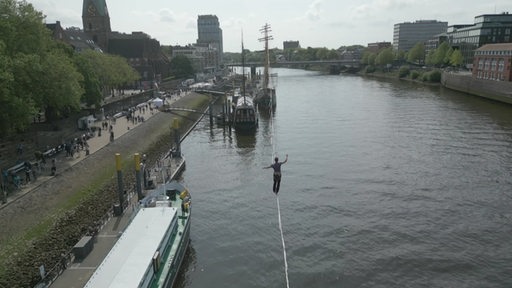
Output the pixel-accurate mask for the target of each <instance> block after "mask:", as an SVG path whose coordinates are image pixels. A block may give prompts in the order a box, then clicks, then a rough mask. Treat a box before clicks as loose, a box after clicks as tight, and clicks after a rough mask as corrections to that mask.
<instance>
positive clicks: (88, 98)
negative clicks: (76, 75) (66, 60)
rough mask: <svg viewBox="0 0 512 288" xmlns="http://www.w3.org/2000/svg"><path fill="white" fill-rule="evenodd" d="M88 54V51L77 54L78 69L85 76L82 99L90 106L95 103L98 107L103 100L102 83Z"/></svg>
mask: <svg viewBox="0 0 512 288" xmlns="http://www.w3.org/2000/svg"><path fill="white" fill-rule="evenodd" d="M88 56H89V52H87V51H86V52H84V53H79V54H77V55H76V56H75V63H76V66H77V69H78V71H80V73H81V74H82V76H83V81H82V87H83V88H84V94H83V96H82V99H81V100H82V102H84V103H85V104H86V105H87V106H89V107H91V106H93V105H94V106H95V107H96V108H98V107H100V105H101V101H102V100H103V93H102V85H101V81H100V78H99V76H98V72H97V70H96V69H97V67H95V66H94V65H93V63H92V61H89V60H90V59H89V58H88Z"/></svg>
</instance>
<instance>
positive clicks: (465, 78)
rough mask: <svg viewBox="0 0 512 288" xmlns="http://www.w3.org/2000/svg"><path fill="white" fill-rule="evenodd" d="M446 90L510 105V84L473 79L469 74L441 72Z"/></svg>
mask: <svg viewBox="0 0 512 288" xmlns="http://www.w3.org/2000/svg"><path fill="white" fill-rule="evenodd" d="M441 84H442V85H443V86H445V87H446V88H449V89H452V90H456V91H460V92H464V93H468V94H471V95H476V96H480V97H484V98H488V99H492V100H496V101H500V102H504V103H508V104H512V82H506V81H491V80H483V79H474V78H473V77H472V76H471V74H469V73H457V72H443V75H442V78H441Z"/></svg>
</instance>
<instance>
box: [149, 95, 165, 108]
mask: <svg viewBox="0 0 512 288" xmlns="http://www.w3.org/2000/svg"><path fill="white" fill-rule="evenodd" d="M151 103H152V104H153V105H155V107H156V108H160V107H161V106H162V105H164V100H162V99H160V98H158V97H157V98H155V99H153V100H151Z"/></svg>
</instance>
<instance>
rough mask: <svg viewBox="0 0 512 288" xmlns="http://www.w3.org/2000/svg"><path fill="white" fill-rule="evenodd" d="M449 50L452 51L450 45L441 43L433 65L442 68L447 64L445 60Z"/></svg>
mask: <svg viewBox="0 0 512 288" xmlns="http://www.w3.org/2000/svg"><path fill="white" fill-rule="evenodd" d="M449 49H450V45H449V44H448V43H447V42H443V43H441V45H439V47H437V49H436V51H435V53H434V59H433V64H434V65H435V66H439V67H441V66H443V65H445V64H446V63H445V59H446V54H447V52H448V50H449Z"/></svg>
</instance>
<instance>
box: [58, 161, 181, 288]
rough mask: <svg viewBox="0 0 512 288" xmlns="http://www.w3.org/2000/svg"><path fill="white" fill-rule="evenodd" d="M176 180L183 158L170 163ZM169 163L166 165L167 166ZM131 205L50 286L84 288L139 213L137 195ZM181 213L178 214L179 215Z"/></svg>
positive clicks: (133, 197)
mask: <svg viewBox="0 0 512 288" xmlns="http://www.w3.org/2000/svg"><path fill="white" fill-rule="evenodd" d="M169 163H170V165H172V166H171V169H170V170H171V171H172V174H171V175H170V176H171V178H172V179H174V178H175V177H176V176H177V175H178V174H179V172H181V170H182V169H183V168H184V166H185V161H184V159H183V158H173V159H172V161H169ZM167 164H168V163H166V165H167ZM130 196H131V198H130V205H129V206H128V207H127V208H126V209H125V211H124V213H123V214H122V215H121V216H118V217H111V218H110V219H109V220H108V221H107V222H106V223H105V225H104V226H103V227H102V228H101V229H100V231H99V232H98V235H96V237H95V239H94V248H93V249H92V251H91V252H90V253H89V254H88V255H87V256H86V257H85V258H84V259H82V260H79V261H77V260H75V261H74V262H72V263H70V264H69V265H68V266H67V268H66V269H65V270H64V272H63V273H62V274H61V275H60V276H59V277H57V279H56V280H55V281H54V282H53V283H52V284H51V285H50V286H49V287H52V288H82V287H84V286H85V285H86V283H87V282H88V281H89V279H90V278H91V276H92V275H93V274H94V271H95V270H96V268H98V267H99V266H100V264H101V263H102V262H103V260H104V259H105V257H106V256H107V255H108V253H109V252H110V250H112V247H114V245H115V244H116V242H117V240H118V239H119V238H120V236H121V234H122V233H123V231H125V229H126V227H128V224H130V222H131V220H132V218H133V217H134V216H135V214H136V213H137V211H138V203H137V202H138V201H137V200H138V199H137V195H136V193H133V194H132V195H130ZM180 214H181V213H180V212H178V215H180Z"/></svg>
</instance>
